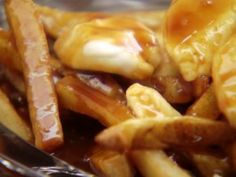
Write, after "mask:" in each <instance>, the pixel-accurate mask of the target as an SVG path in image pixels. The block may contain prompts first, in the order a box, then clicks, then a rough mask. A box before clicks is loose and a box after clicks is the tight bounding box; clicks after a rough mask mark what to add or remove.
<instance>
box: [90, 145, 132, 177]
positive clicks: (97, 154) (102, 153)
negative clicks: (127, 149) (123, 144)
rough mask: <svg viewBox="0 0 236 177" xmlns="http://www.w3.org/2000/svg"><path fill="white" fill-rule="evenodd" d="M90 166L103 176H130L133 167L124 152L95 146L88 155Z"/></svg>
mask: <svg viewBox="0 0 236 177" xmlns="http://www.w3.org/2000/svg"><path fill="white" fill-rule="evenodd" d="M90 160H91V163H92V167H94V168H95V169H96V171H97V172H98V173H99V174H101V176H104V177H132V176H134V169H133V168H132V166H131V164H130V163H129V161H128V159H127V157H126V156H125V155H124V154H120V153H118V152H116V151H111V150H106V149H104V148H101V147H99V146H95V148H94V152H93V154H92V156H91V157H90Z"/></svg>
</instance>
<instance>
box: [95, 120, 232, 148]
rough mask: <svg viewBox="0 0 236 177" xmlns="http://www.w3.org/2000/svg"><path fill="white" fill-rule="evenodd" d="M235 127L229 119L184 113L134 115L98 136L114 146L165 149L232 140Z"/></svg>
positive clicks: (108, 146)
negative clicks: (157, 116)
mask: <svg viewBox="0 0 236 177" xmlns="http://www.w3.org/2000/svg"><path fill="white" fill-rule="evenodd" d="M235 135H236V134H235V130H234V129H233V128H232V127H230V126H229V125H228V124H227V123H223V122H215V121H211V120H204V119H201V118H196V117H191V116H183V117H173V118H169V119H161V120H159V119H133V120H128V121H125V122H123V123H121V124H118V125H116V126H113V127H111V128H108V129H106V130H104V131H103V132H102V133H100V134H99V135H98V136H96V138H95V140H96V142H97V143H98V144H100V145H103V146H105V147H107V148H111V149H114V150H120V151H122V150H123V151H124V150H133V149H163V148H167V147H169V146H180V147H186V146H187V147H191V146H203V147H205V146H208V145H218V144H224V143H229V142H232V141H233V140H234V138H235Z"/></svg>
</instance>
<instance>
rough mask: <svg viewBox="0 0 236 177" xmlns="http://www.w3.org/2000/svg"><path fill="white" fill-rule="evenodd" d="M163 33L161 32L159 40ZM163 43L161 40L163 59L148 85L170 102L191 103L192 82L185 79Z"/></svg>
mask: <svg viewBox="0 0 236 177" xmlns="http://www.w3.org/2000/svg"><path fill="white" fill-rule="evenodd" d="M159 33H160V32H159ZM159 33H158V34H159ZM161 34H162V33H161ZM161 34H159V36H160V37H159V38H158V40H159V41H160V39H161ZM161 40H162V39H161ZM163 43H164V42H163V41H161V42H160V44H161V50H160V51H161V55H162V57H161V58H162V60H161V62H160V65H159V66H158V67H157V68H156V70H155V72H154V74H153V76H152V77H151V79H150V83H149V84H148V86H150V87H152V88H155V89H156V90H158V92H160V93H161V94H162V95H163V97H164V98H165V99H166V100H167V101H168V102H169V103H173V104H176V103H177V104H182V103H189V102H190V101H192V100H193V91H192V90H193V88H192V84H191V83H190V82H187V81H185V80H184V79H183V77H182V76H181V74H180V73H179V71H178V69H177V67H176V66H175V64H174V63H173V61H172V60H171V58H170V56H169V55H168V53H167V51H166V49H165V47H164V44H163Z"/></svg>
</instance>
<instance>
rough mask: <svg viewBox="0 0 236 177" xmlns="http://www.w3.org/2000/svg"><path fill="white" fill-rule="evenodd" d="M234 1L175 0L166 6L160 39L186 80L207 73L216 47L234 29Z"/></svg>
mask: <svg viewBox="0 0 236 177" xmlns="http://www.w3.org/2000/svg"><path fill="white" fill-rule="evenodd" d="M235 5H236V1H235V0H227V1H224V0H216V1H207V0H203V1H196V0H176V1H173V3H172V4H171V6H170V7H169V9H168V12H167V16H166V22H165V27H164V28H165V32H164V39H165V44H166V47H167V50H168V52H169V54H170V55H171V57H172V59H173V60H174V61H175V63H176V65H177V66H178V68H179V70H180V72H181V74H182V75H183V77H184V79H185V80H186V81H194V80H195V79H196V78H197V77H199V76H201V75H207V76H210V75H211V65H212V60H213V58H214V54H215V52H216V51H217V50H218V47H219V46H221V45H222V44H224V43H225V42H226V40H227V39H228V38H229V37H230V36H231V34H233V33H234V31H235V25H236V20H235V19H236V12H235V10H234V8H232V7H234V6H235Z"/></svg>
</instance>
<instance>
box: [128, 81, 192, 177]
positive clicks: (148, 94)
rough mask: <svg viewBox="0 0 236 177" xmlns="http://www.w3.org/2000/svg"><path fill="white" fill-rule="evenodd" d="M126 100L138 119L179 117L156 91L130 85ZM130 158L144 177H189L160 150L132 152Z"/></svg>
mask: <svg viewBox="0 0 236 177" xmlns="http://www.w3.org/2000/svg"><path fill="white" fill-rule="evenodd" d="M126 98H127V103H128V106H129V107H130V108H131V110H132V112H133V114H134V115H135V116H136V117H137V118H140V119H142V118H156V119H165V118H167V117H171V116H180V115H181V114H180V113H179V112H178V111H176V110H175V109H174V108H173V107H172V106H171V105H170V104H169V103H168V102H167V101H166V100H165V99H164V98H163V97H162V96H161V95H160V94H159V93H158V92H157V91H156V90H154V89H152V88H149V87H145V86H142V85H140V84H133V85H131V86H130V87H129V88H128V89H127V91H126ZM131 157H132V159H133V161H134V163H135V165H136V166H137V167H138V169H139V171H140V172H141V174H142V175H143V176H145V177H162V176H167V177H176V176H190V175H189V174H188V173H187V171H185V170H183V169H181V168H180V167H178V166H177V164H176V163H175V162H174V161H173V160H171V159H170V158H169V157H168V156H167V155H166V154H165V153H164V152H163V151H161V150H155V151H154V150H152V151H151V150H150V151H147V150H146V151H134V152H131ZM168 169H173V170H168Z"/></svg>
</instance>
